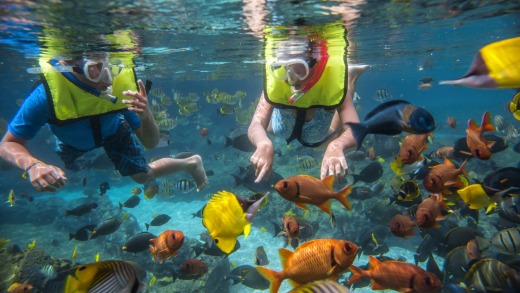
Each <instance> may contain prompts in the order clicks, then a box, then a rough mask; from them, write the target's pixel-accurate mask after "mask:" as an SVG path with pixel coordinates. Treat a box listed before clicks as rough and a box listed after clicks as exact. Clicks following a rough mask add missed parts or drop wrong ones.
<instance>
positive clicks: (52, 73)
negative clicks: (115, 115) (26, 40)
mask: <svg viewBox="0 0 520 293" xmlns="http://www.w3.org/2000/svg"><path fill="white" fill-rule="evenodd" d="M40 66H41V68H42V71H43V76H44V78H43V81H44V84H45V88H46V91H47V99H48V100H49V102H50V104H51V105H52V108H51V121H50V122H51V123H53V124H58V125H60V124H67V123H70V122H74V121H77V120H79V119H84V118H90V117H95V116H99V115H102V114H106V113H112V112H119V111H122V110H124V109H126V108H127V107H128V106H127V105H126V104H123V103H122V102H121V101H122V100H123V99H125V96H124V95H123V91H125V90H132V91H137V88H138V86H137V81H136V76H135V72H134V70H133V69H132V68H129V67H125V68H124V69H123V70H122V71H121V73H120V74H119V75H118V76H114V77H113V84H112V95H114V96H115V97H117V101H116V103H111V102H109V101H107V100H104V99H102V98H100V97H98V96H96V95H94V94H92V93H90V92H87V91H85V90H83V89H81V88H80V87H78V86H77V85H75V84H74V83H72V82H71V81H70V80H68V79H67V78H66V77H65V76H64V75H63V74H62V73H61V72H58V71H57V70H54V69H53V66H52V65H51V64H50V63H49V61H48V60H43V59H40Z"/></svg>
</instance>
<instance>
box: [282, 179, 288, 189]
mask: <svg viewBox="0 0 520 293" xmlns="http://www.w3.org/2000/svg"><path fill="white" fill-rule="evenodd" d="M287 188H289V182H287V181H284V182H283V189H287Z"/></svg>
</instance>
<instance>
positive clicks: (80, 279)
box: [64, 260, 145, 293]
mask: <svg viewBox="0 0 520 293" xmlns="http://www.w3.org/2000/svg"><path fill="white" fill-rule="evenodd" d="M140 270H142V268H139V266H138V265H137V264H135V265H134V264H133V263H130V262H127V261H122V260H108V261H100V262H95V263H90V264H86V265H82V266H78V267H77V268H76V269H75V271H74V273H73V274H72V275H69V276H68V277H67V280H66V281H65V290H64V292H87V291H88V292H89V293H106V292H128V293H130V292H132V293H133V292H142V291H143V290H144V289H145V286H144V285H143V283H141V282H140V281H139V276H140V275H141V274H140V272H139V271H140Z"/></svg>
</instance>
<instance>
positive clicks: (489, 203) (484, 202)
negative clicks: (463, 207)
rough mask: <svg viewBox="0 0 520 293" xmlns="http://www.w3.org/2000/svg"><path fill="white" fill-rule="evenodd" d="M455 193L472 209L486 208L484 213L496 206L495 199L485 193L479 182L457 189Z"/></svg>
mask: <svg viewBox="0 0 520 293" xmlns="http://www.w3.org/2000/svg"><path fill="white" fill-rule="evenodd" d="M457 193H458V194H459V195H460V198H462V200H463V201H464V202H465V203H466V204H467V205H468V207H469V208H470V209H472V210H479V209H483V208H486V214H488V213H489V212H490V211H491V210H493V209H494V208H496V207H497V203H496V201H495V200H494V199H493V198H492V197H490V196H489V195H488V194H487V193H486V191H485V190H484V188H483V187H482V185H480V184H471V185H468V186H467V187H465V188H462V189H459V190H457Z"/></svg>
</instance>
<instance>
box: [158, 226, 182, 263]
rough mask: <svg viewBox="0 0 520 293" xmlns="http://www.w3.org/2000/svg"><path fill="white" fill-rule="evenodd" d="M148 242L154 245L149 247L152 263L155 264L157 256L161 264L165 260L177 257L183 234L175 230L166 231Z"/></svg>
mask: <svg viewBox="0 0 520 293" xmlns="http://www.w3.org/2000/svg"><path fill="white" fill-rule="evenodd" d="M150 242H152V243H153V244H154V245H150V252H151V253H152V254H153V259H154V261H155V262H157V256H160V258H161V259H160V262H161V263H163V262H164V260H165V259H170V258H171V257H172V256H176V255H177V251H178V250H179V249H180V248H181V246H182V243H183V242H184V233H182V232H181V231H177V230H166V231H164V232H162V233H161V235H159V237H157V238H153V239H150Z"/></svg>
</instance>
